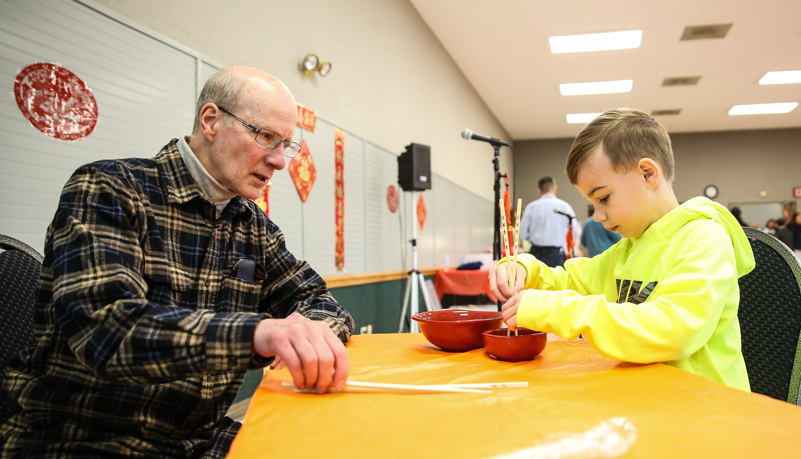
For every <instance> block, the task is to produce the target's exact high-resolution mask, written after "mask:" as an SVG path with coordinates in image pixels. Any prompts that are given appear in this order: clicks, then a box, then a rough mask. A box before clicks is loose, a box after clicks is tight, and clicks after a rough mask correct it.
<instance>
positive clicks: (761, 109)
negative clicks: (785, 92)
mask: <svg viewBox="0 0 801 459" xmlns="http://www.w3.org/2000/svg"><path fill="white" fill-rule="evenodd" d="M796 107H798V102H783V103H778V104H751V105H735V106H734V107H732V108H731V110H729V115H765V114H770V113H790V112H791V111H793V110H794V109H795V108H796Z"/></svg>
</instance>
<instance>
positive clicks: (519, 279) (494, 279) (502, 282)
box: [489, 262, 528, 303]
mask: <svg viewBox="0 0 801 459" xmlns="http://www.w3.org/2000/svg"><path fill="white" fill-rule="evenodd" d="M506 263H507V262H503V263H501V264H498V265H495V266H493V267H492V268H490V271H489V283H490V292H492V294H493V295H495V298H497V299H498V300H499V301H501V302H504V303H505V302H506V301H508V300H509V298H511V297H512V296H513V295H514V294H516V293H518V292H521V291H522V290H523V288H524V287H525V284H526V275H527V274H528V272H526V268H525V266H523V265H521V264H520V263H515V267H514V269H516V270H517V274H515V285H514V288H510V287H509V271H508V268H507V267H506Z"/></svg>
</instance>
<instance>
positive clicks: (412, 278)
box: [398, 191, 431, 333]
mask: <svg viewBox="0 0 801 459" xmlns="http://www.w3.org/2000/svg"><path fill="white" fill-rule="evenodd" d="M415 202H417V191H412V240H411V241H409V242H411V243H412V270H411V271H409V277H408V279H407V280H406V294H405V295H404V296H403V309H402V310H401V315H400V322H399V323H398V333H402V332H403V322H404V319H406V307H407V306H410V311H409V316H413V315H415V314H417V312H418V304H417V302H418V300H419V295H418V291H417V288H418V286H419V287H420V290H421V291H422V292H423V301H424V302H425V304H426V310H427V311H430V310H431V301H430V300H429V298H428V289H426V281H425V278H424V277H423V273H421V272H420V270H418V269H417V210H416V209H415V208H414V203H415ZM409 331H410V332H411V333H417V332H419V331H420V329H419V327H418V326H417V322H415V321H413V320H411V319H409Z"/></svg>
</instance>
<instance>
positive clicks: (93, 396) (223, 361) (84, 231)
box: [0, 140, 354, 457]
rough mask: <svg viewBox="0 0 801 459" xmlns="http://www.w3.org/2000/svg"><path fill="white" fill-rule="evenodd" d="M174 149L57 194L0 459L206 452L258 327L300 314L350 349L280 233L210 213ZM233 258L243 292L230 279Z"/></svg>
mask: <svg viewBox="0 0 801 459" xmlns="http://www.w3.org/2000/svg"><path fill="white" fill-rule="evenodd" d="M176 142H177V140H173V141H172V142H170V143H169V144H168V145H167V146H165V147H164V149H162V151H161V152H160V153H159V154H158V155H157V156H156V157H155V158H152V159H128V160H115V161H98V162H95V163H92V164H88V165H85V166H83V167H81V168H79V169H78V170H77V171H76V172H75V173H74V175H73V176H72V177H71V178H70V179H69V181H68V182H67V184H66V185H65V186H64V190H63V192H62V195H61V200H60V202H59V206H58V210H57V211H56V215H55V217H54V219H53V222H52V224H51V225H50V227H49V229H48V232H47V238H46V246H45V260H44V266H43V270H42V275H41V277H40V280H39V285H38V290H37V295H36V311H35V321H36V326H35V334H36V342H35V345H34V346H33V347H31V348H30V349H28V350H27V351H25V352H23V354H22V355H21V356H20V358H18V359H16V360H15V361H13V362H12V363H11V364H10V365H9V367H8V369H7V373H6V379H5V381H4V384H3V386H4V389H5V390H7V391H9V393H10V394H12V396H13V397H15V398H16V399H17V401H18V402H19V404H20V406H21V407H22V412H20V413H19V414H17V415H16V416H14V417H12V418H11V420H9V422H7V423H6V424H5V425H3V426H2V427H1V428H0V435H2V436H4V437H5V441H6V445H5V448H6V450H5V453H13V452H18V451H22V450H24V449H25V448H29V447H34V448H35V449H34V450H31V451H30V452H32V453H33V454H34V455H36V454H37V452H38V453H41V454H43V455H51V454H57V455H90V456H91V455H96V454H107V455H108V454H110V455H138V454H140V453H141V454H144V455H145V456H148V455H150V456H153V457H167V456H181V457H183V456H188V457H195V456H199V455H203V454H206V453H211V451H213V450H214V448H217V449H219V444H220V441H222V444H228V443H230V439H229V440H225V439H224V438H218V437H220V436H221V435H222V436H223V437H225V436H226V435H227V436H231V438H232V437H233V435H235V433H236V430H237V428H238V426H237V425H236V424H231V421H230V420H228V419H226V418H225V416H224V415H225V412H226V410H227V409H228V407H229V405H230V404H231V402H232V401H233V399H234V396H235V395H236V392H237V390H238V388H239V386H240V384H241V382H242V379H243V377H244V372H245V370H248V369H256V368H261V367H263V366H265V365H266V364H268V363H269V362H270V359H265V358H262V357H259V356H253V355H252V354H251V346H252V340H253V333H254V330H255V327H256V324H257V322H258V321H259V320H261V319H263V318H283V317H286V316H288V315H289V314H291V313H292V312H296V311H297V312H299V313H300V314H302V315H304V316H306V317H308V318H310V319H313V320H324V321H325V322H326V323H327V324H328V325H329V326H330V327H331V328H332V330H333V331H334V333H335V334H337V335H338V336H339V338H340V339H341V340H342V341H343V342H347V341H348V339H349V338H350V335H351V333H352V332H353V326H354V325H353V319H352V318H351V316H350V314H348V313H347V311H345V310H344V309H343V308H342V307H341V306H340V305H339V304H338V303H337V302H336V300H335V299H334V298H333V297H332V296H331V294H330V292H329V291H328V290H327V288H326V285H325V282H324V281H323V280H322V278H321V277H320V276H319V275H318V274H317V273H316V272H315V271H314V270H313V269H312V268H311V267H310V266H309V265H308V264H307V263H305V262H303V261H300V260H297V259H296V258H295V257H294V256H293V255H292V254H291V253H290V252H289V251H288V250H287V248H286V245H285V240H284V236H283V234H282V233H281V231H280V230H279V229H278V227H277V226H275V224H273V222H272V221H271V220H270V219H269V218H267V216H266V215H264V213H263V212H262V211H261V210H260V209H259V208H258V207H257V206H256V205H255V204H254V203H252V202H251V201H248V200H246V199H244V198H241V197H235V198H233V199H232V200H231V201H230V202H229V203H228V205H227V207H226V208H225V209H224V211H223V212H222V214H221V215H220V216H219V217H218V216H217V215H216V209H215V206H214V203H212V202H211V201H210V200H209V199H208V198H206V197H205V196H204V195H203V194H202V191H201V189H200V188H199V186H198V185H197V184H196V183H195V181H194V179H193V178H192V176H191V174H190V173H189V171H188V169H187V167H186V165H185V164H184V162H183V159H182V158H181V156H180V154H179V152H178V149H177V148H176ZM242 259H252V260H255V263H256V270H255V274H254V281H253V282H250V281H248V280H243V279H240V278H238V277H237V272H236V268H237V262H239V261H240V260H242ZM226 441H227V443H226ZM215 444H217V446H216V447H214V446H213V445H215ZM223 454H224V453H223Z"/></svg>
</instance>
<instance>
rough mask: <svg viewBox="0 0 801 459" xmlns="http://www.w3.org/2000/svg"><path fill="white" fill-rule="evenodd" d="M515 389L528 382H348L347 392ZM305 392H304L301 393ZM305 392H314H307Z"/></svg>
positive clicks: (436, 391) (471, 392) (483, 392)
mask: <svg viewBox="0 0 801 459" xmlns="http://www.w3.org/2000/svg"><path fill="white" fill-rule="evenodd" d="M281 386H283V387H295V384H293V383H292V382H282V383H281ZM513 387H528V382H526V381H522V382H501V383H474V384H428V385H419V384H387V383H374V382H361V381H348V382H347V384H346V386H345V392H347V391H348V389H369V390H371V391H380V392H397V393H447V392H453V393H468V394H491V393H492V391H491V390H484V389H505V388H513ZM301 392H304V391H301ZM305 392H313V391H311V390H307V391H305Z"/></svg>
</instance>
